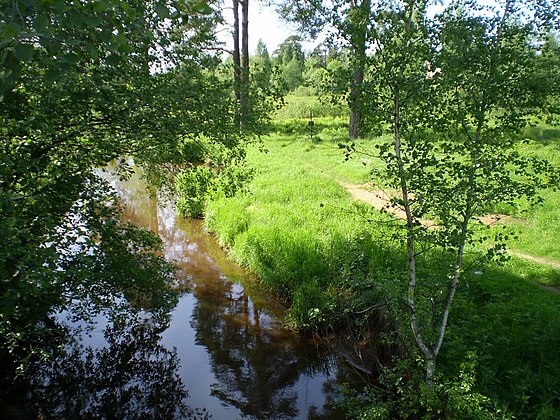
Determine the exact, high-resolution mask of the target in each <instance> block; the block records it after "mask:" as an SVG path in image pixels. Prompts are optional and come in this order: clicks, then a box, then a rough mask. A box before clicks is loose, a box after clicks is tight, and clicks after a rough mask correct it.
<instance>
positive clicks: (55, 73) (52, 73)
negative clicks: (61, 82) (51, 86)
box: [45, 68, 61, 83]
mask: <svg viewBox="0 0 560 420" xmlns="http://www.w3.org/2000/svg"><path fill="white" fill-rule="evenodd" d="M60 76H61V73H60V70H59V69H56V68H52V69H48V70H47V71H46V72H45V79H46V80H47V81H48V82H50V83H53V82H56V81H57V80H58V79H60Z"/></svg>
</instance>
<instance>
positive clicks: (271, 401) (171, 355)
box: [20, 184, 353, 419]
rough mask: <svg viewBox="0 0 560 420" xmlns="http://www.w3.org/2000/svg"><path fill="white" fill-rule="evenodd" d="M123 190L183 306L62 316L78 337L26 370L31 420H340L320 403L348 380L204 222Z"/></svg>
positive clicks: (136, 306) (129, 215)
mask: <svg viewBox="0 0 560 420" xmlns="http://www.w3.org/2000/svg"><path fill="white" fill-rule="evenodd" d="M120 192H121V195H123V197H124V201H125V202H126V203H127V207H126V208H125V211H124V213H123V216H124V217H125V219H126V220H128V221H130V222H132V223H134V224H135V225H138V226H140V227H149V228H150V230H152V231H154V232H156V233H158V234H159V236H160V237H161V239H162V241H163V244H164V250H163V255H164V256H165V257H166V259H168V260H173V261H174V262H176V264H177V266H178V274H177V281H176V286H177V287H178V290H179V291H180V292H179V293H180V295H179V303H178V305H177V306H176V307H174V304H173V303H172V304H170V305H169V306H168V307H163V308H150V307H149V306H146V305H143V304H142V299H138V301H137V302H135V301H130V302H129V304H125V305H119V311H117V312H114V311H113V312H112V311H111V310H110V309H109V310H108V313H107V314H105V315H103V314H101V315H97V316H95V317H94V318H93V319H92V320H90V321H89V323H90V325H91V326H93V329H92V330H89V329H88V328H81V326H83V325H82V324H80V323H76V322H74V321H72V319H71V316H70V315H68V314H62V315H60V316H59V321H61V322H63V323H66V325H67V328H68V329H69V330H70V331H73V333H71V334H69V336H70V337H72V336H73V338H71V339H69V341H68V342H67V343H66V344H65V345H64V346H61V349H60V350H59V351H58V352H57V354H56V355H55V357H54V358H52V359H50V361H42V362H36V363H35V364H33V365H32V368H31V369H30V370H29V374H28V382H29V385H30V387H28V390H27V392H28V396H29V398H30V402H31V404H30V408H31V412H32V413H35V418H36V417H37V416H36V415H37V414H40V415H43V416H45V417H46V418H129V419H136V418H138V419H140V418H154V419H155V418H158V419H159V418H162V419H166V418H205V417H207V416H209V415H212V418H213V419H222V418H224V419H226V418H227V419H229V418H253V419H292V418H315V419H331V418H341V414H340V413H334V412H332V411H330V410H329V409H328V408H327V405H328V402H329V401H330V400H332V399H333V398H335V391H336V388H337V386H338V385H339V384H341V383H343V382H347V381H352V380H353V378H352V374H351V372H350V371H349V370H347V369H345V368H344V367H343V366H342V365H341V364H340V363H339V362H338V360H337V358H336V357H334V356H333V354H332V353H331V352H329V351H328V350H327V349H326V348H324V347H322V346H320V345H318V344H315V343H314V342H313V341H312V340H310V339H307V338H304V337H300V336H298V335H296V334H294V333H292V332H289V331H286V330H284V329H283V328H282V325H281V317H282V315H283V308H281V306H280V305H279V304H278V303H275V302H273V301H271V300H270V298H269V296H268V294H267V293H262V291H259V290H258V289H259V288H258V285H257V284H256V283H255V282H253V281H251V280H250V278H249V279H248V277H249V275H248V273H247V272H246V271H245V270H243V269H242V268H241V267H239V266H237V265H235V264H232V263H231V262H230V261H228V260H227V257H226V254H225V253H224V252H223V250H222V249H221V248H220V247H219V246H218V244H217V243H216V241H215V239H214V238H213V237H211V236H210V235H208V234H207V233H206V232H205V231H204V227H203V225H202V224H201V223H200V222H198V221H187V220H183V219H178V218H176V217H175V215H174V214H173V212H172V210H170V208H169V207H167V208H162V207H160V206H158V204H157V202H156V201H155V200H153V199H147V198H146V195H145V192H144V191H142V193H140V194H137V193H135V191H134V186H133V185H132V186H131V185H130V184H129V185H127V189H125V190H123V191H120ZM129 300H130V299H129ZM108 302H110V301H108ZM197 354H198V356H197ZM200 354H202V356H200ZM197 357H199V358H200V359H197ZM199 360H200V363H199ZM192 363H199V366H196V369H194V368H192ZM189 391H191V392H190V394H191V395H190V396H189ZM193 407H200V408H199V409H195V408H193ZM20 414H21V413H20Z"/></svg>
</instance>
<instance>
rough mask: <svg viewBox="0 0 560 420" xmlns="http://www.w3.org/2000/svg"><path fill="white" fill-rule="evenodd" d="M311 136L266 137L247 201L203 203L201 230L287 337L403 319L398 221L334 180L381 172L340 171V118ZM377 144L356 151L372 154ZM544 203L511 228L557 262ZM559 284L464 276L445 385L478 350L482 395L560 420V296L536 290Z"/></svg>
mask: <svg viewBox="0 0 560 420" xmlns="http://www.w3.org/2000/svg"><path fill="white" fill-rule="evenodd" d="M308 129H309V126H308V125H307V122H306V121H305V120H300V121H297V120H290V121H284V122H281V123H277V125H276V129H275V132H274V134H272V135H271V136H269V137H268V138H266V139H264V148H265V149H266V150H268V152H267V153H262V152H260V151H259V150H258V149H259V148H258V147H254V148H253V149H251V150H250V151H249V154H248V161H249V163H250V165H252V167H253V168H254V169H255V177H254V179H253V181H252V182H251V185H250V186H249V193H247V194H244V195H240V196H237V197H234V198H229V199H219V200H216V201H213V202H211V203H209V205H208V207H207V210H206V223H207V225H208V227H209V228H210V230H212V231H213V232H215V233H216V234H217V235H218V237H219V239H220V241H221V243H222V245H223V246H225V247H227V248H228V249H229V250H230V255H231V256H232V258H234V259H235V260H236V261H238V262H239V263H241V264H244V265H246V266H248V267H249V269H251V270H252V271H253V272H255V273H256V274H257V275H258V276H259V277H260V279H261V280H262V282H263V284H265V285H267V286H268V287H270V288H271V289H273V290H275V291H276V292H277V293H278V294H280V295H281V296H282V297H283V298H285V299H286V300H287V301H288V302H290V304H291V307H290V310H289V316H288V323H289V324H290V325H291V326H292V327H294V328H298V329H301V330H311V331H313V330H317V329H321V330H322V331H325V330H329V329H330V330H333V329H336V328H337V327H338V324H339V323H340V322H341V320H348V319H352V320H354V321H357V320H358V319H359V316H358V314H360V316H362V315H363V314H364V313H365V312H367V311H368V309H369V308H372V307H373V306H375V304H376V303H379V302H385V303H387V302H391V304H392V305H393V306H394V307H395V308H400V310H402V309H403V308H404V303H405V302H404V299H405V293H404V288H405V287H406V286H405V283H406V282H405V281H400V280H399V279H405V275H406V274H405V260H404V257H405V254H404V252H403V249H404V247H403V245H402V244H401V243H397V242H395V241H394V240H393V239H391V238H392V236H391V233H392V231H393V226H394V223H395V221H394V220H393V219H392V218H391V217H390V216H388V215H386V214H381V213H380V212H378V211H376V210H373V209H372V208H371V207H370V206H368V205H367V204H365V203H361V202H356V201H354V200H353V199H352V198H351V196H350V194H349V193H348V192H347V191H346V190H345V189H344V188H343V187H342V186H341V185H340V184H339V182H338V181H344V182H347V183H352V184H362V183H365V182H368V181H371V177H372V172H371V170H372V168H373V169H375V168H376V167H379V165H380V163H377V162H376V161H375V158H372V157H371V156H366V155H362V156H356V158H354V159H350V160H347V161H345V157H344V154H343V152H342V151H341V150H340V149H339V147H338V143H339V142H341V141H345V127H344V121H342V120H336V119H323V120H316V121H315V129H316V132H315V137H314V141H312V140H311V137H310V134H309V131H308ZM376 141H379V140H378V139H369V140H361V141H359V142H358V143H357V147H358V148H361V147H368V148H370V150H371V147H370V146H371V145H372V144H374V143H375V142H376ZM555 144H556V143H551V144H543V143H542V142H533V143H531V144H529V145H526V146H523V147H524V148H526V149H523V150H524V153H538V154H547V155H548V156H551V157H552V158H553V159H557V158H558V156H560V150H559V149H558V148H557V146H556V145H555ZM364 163H365V165H364ZM546 198H547V200H548V201H547V202H546V203H545V205H544V206H543V207H541V208H538V209H534V210H531V211H529V212H525V211H523V209H522V205H520V206H519V208H517V209H511V213H512V216H514V219H512V221H510V222H508V223H511V224H513V225H515V226H516V227H518V228H519V229H520V230H521V239H520V240H519V241H515V242H513V241H512V242H511V246H512V247H513V248H514V249H516V250H519V251H523V252H526V253H530V254H534V255H536V256H542V257H547V258H551V259H558V260H560V254H559V250H558V244H559V243H560V242H559V239H560V238H559V237H558V235H559V232H560V223H559V215H560V208H559V207H560V206H559V203H560V196H559V195H558V193H547V194H546ZM535 230H536V232H535ZM559 277H560V275H559V274H558V270H557V269H554V268H551V267H549V266H546V265H542V264H536V263H534V262H527V261H524V260H522V259H519V258H513V259H512V260H511V261H510V262H509V263H508V264H507V265H506V266H504V267H486V268H484V269H483V270H482V274H481V273H480V272H479V270H478V269H477V270H474V269H473V270H471V271H470V272H468V273H467V275H466V279H465V281H464V282H463V283H462V284H461V286H460V290H459V291H458V294H457V301H456V303H455V305H454V307H453V309H452V314H451V323H450V326H449V332H448V335H447V337H446V340H445V344H444V348H443V353H442V357H441V360H440V367H441V368H442V371H443V372H444V373H445V375H446V376H448V377H455V376H457V375H458V372H459V369H460V364H461V363H462V362H463V361H465V359H466V357H467V353H468V352H471V351H474V352H475V353H476V355H477V360H478V365H477V368H476V390H477V391H478V392H481V393H482V394H484V395H487V396H489V397H490V398H492V400H493V401H495V403H496V404H498V405H499V406H500V407H505V408H506V409H507V410H508V411H509V412H510V413H512V414H514V415H515V416H516V418H527V419H533V418H539V419H557V418H560V293H555V292H554V291H550V290H545V289H544V288H542V287H541V286H540V284H549V285H559V284H560V280H559ZM389 279H390V280H389ZM403 328H404V329H406V327H403Z"/></svg>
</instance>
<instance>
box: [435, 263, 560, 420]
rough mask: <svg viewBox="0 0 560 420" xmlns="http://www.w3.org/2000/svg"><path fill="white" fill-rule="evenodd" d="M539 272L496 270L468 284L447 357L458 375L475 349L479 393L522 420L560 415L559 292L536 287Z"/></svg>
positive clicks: (448, 340)
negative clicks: (462, 363)
mask: <svg viewBox="0 0 560 420" xmlns="http://www.w3.org/2000/svg"><path fill="white" fill-rule="evenodd" d="M540 272H541V271H540V270H533V271H531V270H526V271H525V272H524V273H519V274H518V273H516V272H513V271H511V269H508V268H494V269H491V270H489V271H487V272H486V273H484V275H482V276H479V277H475V276H473V277H471V278H470V279H468V280H467V281H465V282H464V284H463V285H462V286H461V289H462V290H460V292H459V294H458V296H459V298H458V299H457V304H456V306H455V308H454V309H455V311H454V314H453V315H452V319H451V324H450V328H449V334H448V337H447V338H446V343H445V349H444V350H445V351H444V354H443V357H442V364H443V365H444V366H445V367H446V368H447V369H450V370H451V371H455V372H456V371H458V367H459V366H458V365H459V363H460V362H461V361H462V360H463V359H464V355H465V354H466V352H467V351H469V350H475V351H476V353H477V355H478V360H479V366H478V378H477V384H478V386H479V387H480V390H481V391H482V392H483V393H484V394H485V395H488V396H490V397H492V398H495V399H497V400H498V401H499V403H500V404H503V405H504V406H506V407H507V408H508V410H509V411H510V412H512V413H514V414H515V415H516V418H519V419H522V418H527V419H529V418H531V419H533V418H543V419H544V418H551V419H552V418H557V417H554V416H555V415H558V413H560V393H559V392H558V389H560V351H558V349H560V294H558V293H554V292H551V291H548V290H544V289H543V288H541V287H540V286H539V285H538V284H537V283H538V280H537V281H535V280H536V279H538V277H539V275H540V274H539V273H540Z"/></svg>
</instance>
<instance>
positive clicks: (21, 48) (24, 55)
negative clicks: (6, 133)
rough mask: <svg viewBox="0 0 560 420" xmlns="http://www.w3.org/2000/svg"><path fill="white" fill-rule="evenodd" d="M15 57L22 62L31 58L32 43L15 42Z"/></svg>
mask: <svg viewBox="0 0 560 420" xmlns="http://www.w3.org/2000/svg"><path fill="white" fill-rule="evenodd" d="M14 55H15V57H16V58H17V59H18V60H19V61H22V62H26V61H29V60H31V59H32V58H33V45H31V44H17V45H16V46H14Z"/></svg>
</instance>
